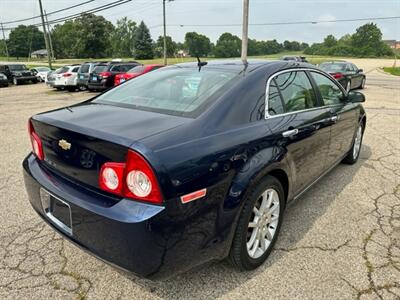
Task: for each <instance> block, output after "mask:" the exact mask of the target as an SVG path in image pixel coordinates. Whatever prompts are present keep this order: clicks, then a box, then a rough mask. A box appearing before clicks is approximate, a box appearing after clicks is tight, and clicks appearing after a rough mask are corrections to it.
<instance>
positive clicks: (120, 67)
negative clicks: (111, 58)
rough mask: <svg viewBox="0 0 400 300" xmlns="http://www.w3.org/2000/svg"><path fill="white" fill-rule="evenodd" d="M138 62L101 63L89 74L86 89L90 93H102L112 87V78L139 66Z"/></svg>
mask: <svg viewBox="0 0 400 300" xmlns="http://www.w3.org/2000/svg"><path fill="white" fill-rule="evenodd" d="M139 65H140V64H139V63H138V62H126V63H121V62H111V63H101V64H98V65H97V66H95V67H94V69H93V72H91V73H90V74H89V81H88V89H89V90H91V91H103V90H106V89H109V88H111V87H113V86H114V77H115V75H117V74H122V73H126V72H127V71H129V70H130V69H132V68H133V67H136V66H139Z"/></svg>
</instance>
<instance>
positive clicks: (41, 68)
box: [36, 67, 50, 72]
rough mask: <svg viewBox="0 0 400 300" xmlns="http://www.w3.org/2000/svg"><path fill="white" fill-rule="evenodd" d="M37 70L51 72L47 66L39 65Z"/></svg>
mask: <svg viewBox="0 0 400 300" xmlns="http://www.w3.org/2000/svg"><path fill="white" fill-rule="evenodd" d="M36 70H37V71H38V72H49V71H50V69H49V68H46V67H38V68H36Z"/></svg>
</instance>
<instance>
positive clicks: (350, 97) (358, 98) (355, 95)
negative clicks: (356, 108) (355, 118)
mask: <svg viewBox="0 0 400 300" xmlns="http://www.w3.org/2000/svg"><path fill="white" fill-rule="evenodd" d="M347 101H349V102H353V103H361V102H365V96H364V94H362V93H360V92H353V91H351V92H349V93H348V94H347Z"/></svg>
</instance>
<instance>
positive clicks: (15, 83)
mask: <svg viewBox="0 0 400 300" xmlns="http://www.w3.org/2000/svg"><path fill="white" fill-rule="evenodd" d="M13 84H14V85H18V84H19V81H18V79H17V78H16V77H13Z"/></svg>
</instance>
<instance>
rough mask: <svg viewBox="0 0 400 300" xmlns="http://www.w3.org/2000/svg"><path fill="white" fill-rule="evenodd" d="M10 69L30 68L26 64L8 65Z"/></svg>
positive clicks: (21, 69)
mask: <svg viewBox="0 0 400 300" xmlns="http://www.w3.org/2000/svg"><path fill="white" fill-rule="evenodd" d="M8 67H9V69H10V71H23V70H28V69H27V68H26V66H25V65H8Z"/></svg>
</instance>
